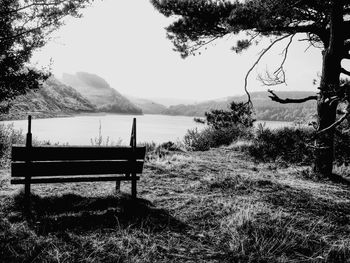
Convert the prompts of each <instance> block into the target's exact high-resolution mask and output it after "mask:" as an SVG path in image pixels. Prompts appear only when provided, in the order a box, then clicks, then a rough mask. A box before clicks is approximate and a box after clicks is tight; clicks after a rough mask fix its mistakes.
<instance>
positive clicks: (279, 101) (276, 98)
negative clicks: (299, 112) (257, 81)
mask: <svg viewBox="0 0 350 263" xmlns="http://www.w3.org/2000/svg"><path fill="white" fill-rule="evenodd" d="M268 92H269V93H271V95H272V96H269V98H271V100H273V101H276V102H278V103H281V104H288V103H303V102H306V101H309V100H317V96H316V95H315V96H309V97H306V98H302V99H289V98H286V99H281V98H280V97H278V96H277V95H276V94H275V93H274V92H273V90H270V89H269V90H268Z"/></svg>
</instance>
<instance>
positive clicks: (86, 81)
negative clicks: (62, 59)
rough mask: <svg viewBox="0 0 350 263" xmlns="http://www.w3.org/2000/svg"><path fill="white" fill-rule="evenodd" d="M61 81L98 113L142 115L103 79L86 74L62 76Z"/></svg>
mask: <svg viewBox="0 0 350 263" xmlns="http://www.w3.org/2000/svg"><path fill="white" fill-rule="evenodd" d="M62 81H63V82H64V83H65V84H67V85H69V86H72V87H73V88H74V89H76V90H77V91H79V92H80V93H81V94H83V96H85V97H86V98H88V99H89V100H90V101H91V102H92V103H93V104H94V105H96V107H97V109H98V111H103V112H113V113H134V114H142V110H141V109H140V108H139V107H137V106H136V105H134V104H133V103H131V102H130V101H129V100H128V99H127V98H125V97H124V96H122V95H121V94H120V93H119V92H118V91H116V90H115V89H113V88H112V87H111V86H110V85H109V84H108V83H107V82H106V81H105V80H104V79H103V78H101V77H99V76H97V75H95V74H90V73H86V72H78V73H76V74H75V75H71V74H66V73H65V74H63V77H62Z"/></svg>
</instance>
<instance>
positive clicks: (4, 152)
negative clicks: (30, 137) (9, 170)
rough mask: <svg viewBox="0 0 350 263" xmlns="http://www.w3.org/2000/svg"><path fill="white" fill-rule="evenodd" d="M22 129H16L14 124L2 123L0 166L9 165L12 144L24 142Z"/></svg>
mask: <svg viewBox="0 0 350 263" xmlns="http://www.w3.org/2000/svg"><path fill="white" fill-rule="evenodd" d="M24 142H25V138H24V135H23V132H22V130H15V129H14V128H13V125H4V124H0V166H1V167H4V166H7V165H8V162H9V160H10V155H11V146H12V144H24Z"/></svg>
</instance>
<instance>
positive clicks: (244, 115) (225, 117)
mask: <svg viewBox="0 0 350 263" xmlns="http://www.w3.org/2000/svg"><path fill="white" fill-rule="evenodd" d="M252 113H253V110H252V107H251V106H250V105H249V104H247V103H243V102H238V103H235V102H234V101H232V102H231V103H230V106H229V110H228V111H224V110H211V111H210V112H206V113H205V118H206V121H207V124H208V125H209V127H213V128H214V129H222V128H228V127H232V126H243V127H245V128H250V127H252V126H253V123H254V121H255V120H254V119H253V118H252Z"/></svg>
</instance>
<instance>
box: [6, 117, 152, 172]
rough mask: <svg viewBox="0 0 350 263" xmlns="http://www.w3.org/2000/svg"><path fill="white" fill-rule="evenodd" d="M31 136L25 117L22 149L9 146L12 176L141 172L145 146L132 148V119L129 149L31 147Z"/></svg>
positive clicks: (134, 138) (134, 132)
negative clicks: (25, 133)
mask: <svg viewBox="0 0 350 263" xmlns="http://www.w3.org/2000/svg"><path fill="white" fill-rule="evenodd" d="M31 137H32V135H31V117H30V116H29V117H28V133H27V141H26V146H16V145H15V146H12V163H11V175H12V176H13V177H24V176H31V177H32V176H58V175H92V174H137V173H142V168H143V163H144V158H145V153H146V147H137V146H136V119H135V118H134V121H133V125H132V131H131V139H130V147H91V146H90V147H83V146H82V147H79V146H73V147H69V146H68V147H66V146H60V147H59V146H32V140H31Z"/></svg>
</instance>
